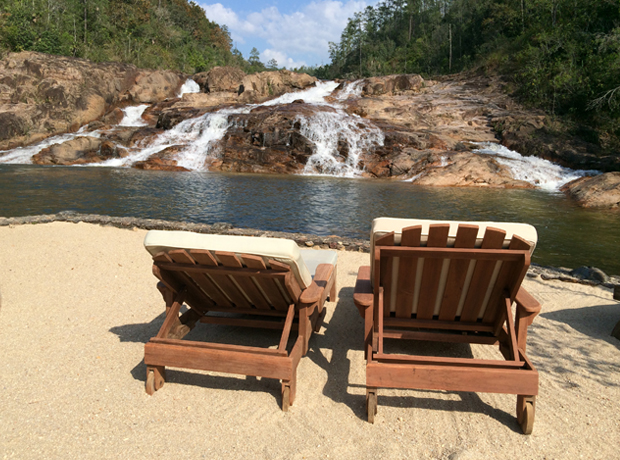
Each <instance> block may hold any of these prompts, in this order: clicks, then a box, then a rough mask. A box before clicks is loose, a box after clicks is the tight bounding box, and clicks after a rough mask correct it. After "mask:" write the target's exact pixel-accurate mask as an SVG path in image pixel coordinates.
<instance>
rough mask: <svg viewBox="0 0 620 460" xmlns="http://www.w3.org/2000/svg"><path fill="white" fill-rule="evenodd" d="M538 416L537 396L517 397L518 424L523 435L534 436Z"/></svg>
mask: <svg viewBox="0 0 620 460" xmlns="http://www.w3.org/2000/svg"><path fill="white" fill-rule="evenodd" d="M535 414H536V396H525V395H518V396H517V422H519V425H520V426H521V429H522V430H523V434H532V430H533V429H534V416H535Z"/></svg>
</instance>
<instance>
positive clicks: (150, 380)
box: [146, 370, 155, 395]
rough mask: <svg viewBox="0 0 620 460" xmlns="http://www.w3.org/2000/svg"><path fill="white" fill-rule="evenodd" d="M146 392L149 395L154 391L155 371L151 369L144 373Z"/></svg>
mask: <svg viewBox="0 0 620 460" xmlns="http://www.w3.org/2000/svg"><path fill="white" fill-rule="evenodd" d="M146 392H147V394H149V395H152V394H153V393H155V372H153V371H152V370H151V371H148V373H147V374H146Z"/></svg>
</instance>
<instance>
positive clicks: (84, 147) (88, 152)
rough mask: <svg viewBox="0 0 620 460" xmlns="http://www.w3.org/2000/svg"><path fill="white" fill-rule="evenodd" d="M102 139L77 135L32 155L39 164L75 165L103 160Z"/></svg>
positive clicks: (33, 160)
mask: <svg viewBox="0 0 620 460" xmlns="http://www.w3.org/2000/svg"><path fill="white" fill-rule="evenodd" d="M100 147H101V140H100V139H97V138H95V137H76V138H75V139H72V140H70V141H67V142H63V143H62V144H53V145H51V146H50V147H47V148H45V149H43V150H41V152H39V153H38V154H36V155H34V156H33V157H32V162H33V163H34V164H38V165H75V164H84V163H92V162H98V161H101V156H100V155H99V153H100V152H99V148H100Z"/></svg>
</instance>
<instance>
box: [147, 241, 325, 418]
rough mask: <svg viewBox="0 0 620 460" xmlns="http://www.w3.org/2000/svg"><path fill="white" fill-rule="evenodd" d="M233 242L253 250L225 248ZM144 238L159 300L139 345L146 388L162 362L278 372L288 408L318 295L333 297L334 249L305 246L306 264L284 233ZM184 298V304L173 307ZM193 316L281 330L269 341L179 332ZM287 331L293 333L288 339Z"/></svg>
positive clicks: (157, 377)
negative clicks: (158, 314)
mask: <svg viewBox="0 0 620 460" xmlns="http://www.w3.org/2000/svg"><path fill="white" fill-rule="evenodd" d="M266 240H268V241H266ZM235 242H238V243H239V247H240V248H243V249H244V250H245V251H248V250H252V249H254V253H245V252H235V251H233V250H232V249H234V247H235ZM278 242H280V243H281V244H277V243H278ZM291 243H292V244H291ZM183 244H187V245H188V247H186V248H183V247H181V246H182V245H183ZM145 246H146V248H147V250H149V252H151V254H152V255H153V274H154V275H155V276H156V277H157V279H158V280H159V283H158V289H159V290H160V292H161V293H162V296H163V298H164V301H165V304H166V318H165V320H164V323H163V325H162V327H161V329H160V330H159V332H158V334H157V336H156V337H153V338H152V339H151V340H150V341H149V342H148V343H147V344H146V345H145V354H144V362H145V364H146V366H147V380H146V391H147V393H149V394H153V393H154V392H155V391H156V390H158V389H159V388H160V387H161V386H162V385H163V383H164V379H165V367H178V368H189V369H200V370H207V371H216V372H229V373H238V374H244V375H253V376H261V377H267V378H276V379H280V380H282V408H283V410H288V407H289V406H290V405H291V404H292V403H293V400H294V398H295V388H296V374H297V365H298V364H299V360H300V359H301V357H302V356H304V355H305V354H306V353H307V351H308V342H309V340H310V337H311V335H312V332H313V331H318V330H319V328H320V325H321V322H322V320H323V317H324V316H325V308H324V305H325V302H326V301H327V300H328V299H329V300H331V301H335V296H336V253H335V252H334V251H321V252H320V253H319V254H311V255H312V257H311V258H310V259H309V262H310V263H309V268H308V266H306V265H305V263H304V253H303V252H301V251H300V250H299V249H298V248H297V246H296V245H295V244H294V242H291V241H290V240H276V243H274V241H273V239H266V238H251V237H225V238H221V237H220V235H199V234H188V232H161V231H151V232H149V233H148V234H147V237H146V239H145ZM222 247H223V248H224V249H225V250H220V248H222ZM313 252H317V251H313ZM317 256H318V257H317ZM321 262H326V263H321ZM184 304H186V305H187V306H188V307H189V310H187V311H186V312H184V313H183V314H181V313H180V311H181V307H182V306H183V305H184ZM197 323H203V324H212V325H213V324H215V325H229V326H236V327H249V328H256V329H276V330H281V331H282V334H281V337H280V341H279V343H278V344H277V348H258V347H251V346H242V345H235V344H220V343H209V342H196V341H188V340H182V339H183V337H185V335H187V334H188V333H189V332H190V331H191V330H192V329H193V328H194V327H195V326H196V324H197ZM291 332H297V337H296V339H295V340H294V341H293V345H292V346H289V337H290V334H291Z"/></svg>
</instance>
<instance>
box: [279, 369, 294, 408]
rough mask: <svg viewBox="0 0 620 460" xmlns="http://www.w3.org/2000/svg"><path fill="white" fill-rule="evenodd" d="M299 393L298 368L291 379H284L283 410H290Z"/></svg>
mask: <svg viewBox="0 0 620 460" xmlns="http://www.w3.org/2000/svg"><path fill="white" fill-rule="evenodd" d="M296 394H297V369H295V370H294V371H293V376H292V377H291V379H290V380H283V381H282V411H284V412H288V409H289V407H291V406H292V405H293V402H295V395H296Z"/></svg>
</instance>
